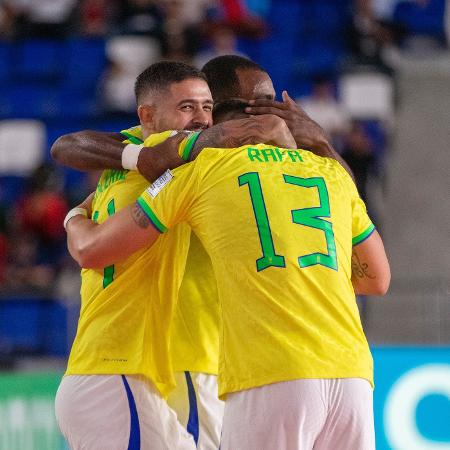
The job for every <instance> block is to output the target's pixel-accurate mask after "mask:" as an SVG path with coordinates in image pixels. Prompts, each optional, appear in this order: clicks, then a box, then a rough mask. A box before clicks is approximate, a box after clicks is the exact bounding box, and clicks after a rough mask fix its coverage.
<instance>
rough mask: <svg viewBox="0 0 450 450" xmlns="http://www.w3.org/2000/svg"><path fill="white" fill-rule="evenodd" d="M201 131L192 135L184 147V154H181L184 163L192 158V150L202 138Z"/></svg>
mask: <svg viewBox="0 0 450 450" xmlns="http://www.w3.org/2000/svg"><path fill="white" fill-rule="evenodd" d="M200 133H201V131H196V132H194V133H191V134H190V135H189V136H188V138H187V141H186V145H185V146H184V149H183V153H182V154H181V158H182V159H183V160H184V161H188V160H189V157H190V156H191V153H192V149H193V148H194V145H195V143H196V142H197V139H198V137H199V136H200Z"/></svg>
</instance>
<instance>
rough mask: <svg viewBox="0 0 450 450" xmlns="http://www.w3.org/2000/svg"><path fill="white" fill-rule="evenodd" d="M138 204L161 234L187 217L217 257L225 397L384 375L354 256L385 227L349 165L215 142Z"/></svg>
mask: <svg viewBox="0 0 450 450" xmlns="http://www.w3.org/2000/svg"><path fill="white" fill-rule="evenodd" d="M138 203H139V204H140V205H141V207H142V208H143V210H144V211H145V212H146V213H147V215H148V217H149V218H150V219H151V220H152V222H153V223H154V224H155V226H156V227H157V228H158V229H159V230H160V231H161V232H163V231H165V230H166V229H167V228H171V227H172V226H173V225H175V224H177V223H179V222H183V221H187V222H188V223H189V225H190V226H191V227H192V229H193V230H194V231H195V233H196V234H197V235H198V237H199V238H200V239H201V241H202V242H203V244H204V246H205V248H206V249H207V251H208V253H209V254H210V256H211V259H212V262H213V266H214V270H215V273H216V279H217V283H218V289H219V301H220V306H221V308H220V311H221V319H222V333H221V343H220V349H221V351H220V358H219V393H220V395H221V396H224V395H225V394H227V393H229V392H233V391H240V390H243V389H249V388H254V387H257V386H261V385H265V384H270V383H275V382H281V381H286V380H293V379H301V378H348V377H359V378H365V379H367V380H368V381H369V382H370V383H372V382H373V367H372V357H371V354H370V350H369V346H368V344H367V340H366V338H365V335H364V332H363V330H362V326H361V322H360V318H359V313H358V308H357V305H356V302H355V294H354V291H353V287H352V283H351V254H352V245H357V244H358V243H360V242H361V241H362V240H364V239H365V238H367V237H368V236H369V235H370V234H371V233H372V231H373V230H374V226H373V224H372V222H371V221H370V219H369V217H368V216H367V213H366V209H365V206H364V203H363V202H362V200H361V199H360V197H359V195H358V192H357V190H356V187H355V185H354V183H353V181H352V180H351V179H350V177H349V176H348V174H347V173H346V172H345V170H344V169H343V168H342V167H341V166H340V165H339V163H337V162H336V161H334V160H332V159H328V158H321V157H318V156H315V155H314V154H312V153H310V152H308V151H303V150H287V149H279V148H274V147H270V146H266V145H263V144H259V145H256V146H252V147H248V146H244V147H240V148H237V149H232V150H230V149H214V148H211V149H209V148H208V149H204V150H203V151H202V152H201V153H200V155H199V156H198V157H197V159H196V160H195V161H194V162H192V163H189V164H187V165H185V166H183V167H180V168H177V169H175V170H174V171H173V178H172V179H171V180H170V181H169V182H168V183H167V184H166V185H165V186H164V187H163V188H162V189H161V190H160V192H159V193H158V194H157V195H156V196H154V198H153V196H152V195H150V193H149V190H146V191H145V192H144V193H143V194H142V196H141V197H140V198H139V199H138Z"/></svg>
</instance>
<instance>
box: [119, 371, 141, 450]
mask: <svg viewBox="0 0 450 450" xmlns="http://www.w3.org/2000/svg"><path fill="white" fill-rule="evenodd" d="M122 381H123V384H124V386H125V391H126V392H127V398H128V406H129V407H130V440H129V441H128V450H140V448H141V430H140V427H139V416H138V413H137V408H136V403H135V401H134V397H133V392H132V391H131V388H130V385H129V384H128V381H127V379H126V377H125V375H122Z"/></svg>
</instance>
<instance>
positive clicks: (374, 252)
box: [352, 230, 391, 295]
mask: <svg viewBox="0 0 450 450" xmlns="http://www.w3.org/2000/svg"><path fill="white" fill-rule="evenodd" d="M390 281H391V270H390V267H389V262H388V259H387V256H386V252H385V249H384V245H383V241H382V240H381V237H380V235H379V234H378V232H377V231H376V230H375V231H374V232H373V233H372V234H371V235H370V236H369V237H368V238H367V239H366V240H364V241H362V242H361V243H359V244H357V245H355V246H353V252H352V284H353V288H354V290H355V293H356V294H361V295H384V294H386V292H387V290H388V288H389V284H390Z"/></svg>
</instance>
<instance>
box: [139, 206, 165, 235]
mask: <svg viewBox="0 0 450 450" xmlns="http://www.w3.org/2000/svg"><path fill="white" fill-rule="evenodd" d="M137 202H138V204H139V206H140V207H141V208H142V210H143V211H144V212H145V214H146V215H147V217H148V218H149V219H150V221H151V222H152V224H153V225H154V227H155V228H156V229H157V230H158V231H159V232H160V233H164V232H166V231H167V227H166V226H165V225H164V224H163V223H162V222H160V220H159V219H158V218H157V217H156V215H155V213H154V212H153V211H152V209H151V208H150V206H148V205H147V203H146V202H145V200H144V199H143V198H138V199H137Z"/></svg>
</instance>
